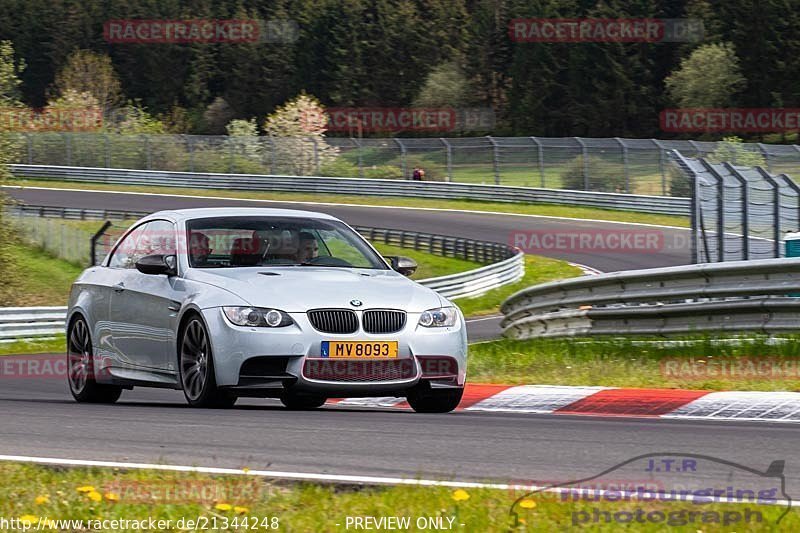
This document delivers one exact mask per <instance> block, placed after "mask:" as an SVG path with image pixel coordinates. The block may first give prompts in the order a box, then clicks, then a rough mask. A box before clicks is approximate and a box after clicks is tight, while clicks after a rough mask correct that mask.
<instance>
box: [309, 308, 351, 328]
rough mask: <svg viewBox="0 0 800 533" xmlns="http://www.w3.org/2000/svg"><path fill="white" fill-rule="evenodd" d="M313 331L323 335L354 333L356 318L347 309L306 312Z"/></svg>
mask: <svg viewBox="0 0 800 533" xmlns="http://www.w3.org/2000/svg"><path fill="white" fill-rule="evenodd" d="M308 320H309V321H310V322H311V325H312V326H314V329H316V330H317V331H321V332H323V333H355V332H356V331H358V317H357V316H356V314H355V313H354V312H353V311H351V310H349V309H314V310H311V311H309V312H308Z"/></svg>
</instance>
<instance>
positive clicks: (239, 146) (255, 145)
mask: <svg viewBox="0 0 800 533" xmlns="http://www.w3.org/2000/svg"><path fill="white" fill-rule="evenodd" d="M225 129H226V130H227V131H228V136H229V137H230V139H228V142H229V144H230V145H231V146H232V149H233V152H234V153H235V154H237V155H240V156H244V157H245V158H246V159H248V160H252V161H256V162H260V161H261V144H260V143H259V142H258V124H256V119H254V118H252V119H250V120H242V119H234V120H231V121H230V122H229V123H228V125H227V126H226V127H225Z"/></svg>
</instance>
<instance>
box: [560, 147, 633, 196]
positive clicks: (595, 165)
mask: <svg viewBox="0 0 800 533" xmlns="http://www.w3.org/2000/svg"><path fill="white" fill-rule="evenodd" d="M584 169H586V170H587V171H588V172H587V173H588V181H589V190H590V191H597V192H623V193H624V192H625V173H624V171H622V170H621V169H620V168H619V165H614V164H613V163H609V162H608V161H605V160H604V159H601V158H599V157H592V156H589V159H588V160H587V164H586V165H585V166H584V164H583V156H582V155H579V156H578V157H576V158H575V159H573V160H572V161H570V163H569V165H567V168H566V169H565V170H564V171H563V172H562V173H561V187H562V188H564V189H571V190H576V191H583V190H585V189H586V182H585V180H584V175H583V174H584Z"/></svg>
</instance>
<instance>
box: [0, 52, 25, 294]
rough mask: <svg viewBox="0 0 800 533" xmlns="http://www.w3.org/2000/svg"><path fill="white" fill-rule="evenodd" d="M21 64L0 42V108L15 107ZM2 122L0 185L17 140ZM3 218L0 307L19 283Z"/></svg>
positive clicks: (0, 194) (0, 219)
mask: <svg viewBox="0 0 800 533" xmlns="http://www.w3.org/2000/svg"><path fill="white" fill-rule="evenodd" d="M23 69H24V63H22V62H17V61H15V60H14V46H13V44H12V43H11V42H10V41H0V105H2V106H14V107H16V106H18V105H19V101H18V96H19V92H18V90H19V85H20V79H19V74H20V72H21V71H22V70H23ZM9 133H10V132H9V131H8V124H7V122H6V121H2V122H0V185H4V184H5V182H6V181H7V180H8V179H9V178H10V177H11V172H10V171H9V170H8V164H9V163H12V162H13V161H14V159H15V157H16V152H17V150H18V149H19V143H18V142H17V140H16V139H15V138H14V137H13V136H11V135H9ZM5 201H6V198H5V194H4V193H3V192H2V189H0V207H2V206H4V205H5ZM4 216H5V214H4V213H3V209H0V279H2V280H3V283H2V284H0V305H8V304H10V303H11V301H12V298H13V294H14V289H15V287H16V285H17V283H18V281H19V279H18V278H19V275H18V273H17V269H16V265H15V263H14V259H13V256H12V254H11V249H10V244H11V242H12V241H13V239H14V234H13V231H12V228H11V227H9V224H8V223H7V222H6V221H5V220H3V217H4Z"/></svg>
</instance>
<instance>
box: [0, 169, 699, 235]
mask: <svg viewBox="0 0 800 533" xmlns="http://www.w3.org/2000/svg"><path fill="white" fill-rule="evenodd" d="M9 184H10V185H19V186H22V187H50V188H53V187H59V188H65V189H94V190H102V191H128V192H145V193H161V194H174V195H180V196H218V197H220V196H221V197H225V198H241V199H245V200H277V201H295V202H332V203H341V204H360V205H365V204H369V205H375V206H385V205H386V206H400V207H427V208H437V209H456V210H469V211H494V212H501V213H512V214H524V215H541V216H550V217H567V218H581V219H594V220H609V221H616V222H638V223H644V224H657V225H665V226H679V227H689V219H688V217H680V216H672V215H656V214H652V213H640V212H635V211H618V210H613V209H598V208H593V207H580V206H572V205H553V204H517V203H510V202H482V201H476V200H466V199H465V200H436V199H425V198H384V197H381V196H348V195H337V194H327V195H321V194H314V193H289V192H257V191H231V190H224V189H192V188H182V187H154V186H147V187H144V186H126V185H109V184H104V183H76V182H71V181H51V180H25V179H19V178H15V179H13V180H9Z"/></svg>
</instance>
